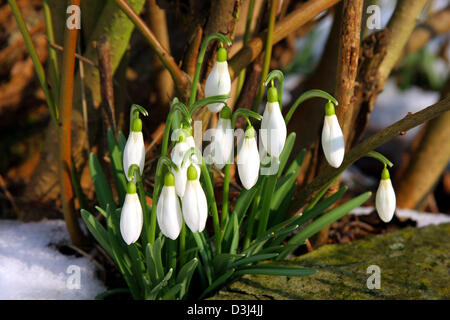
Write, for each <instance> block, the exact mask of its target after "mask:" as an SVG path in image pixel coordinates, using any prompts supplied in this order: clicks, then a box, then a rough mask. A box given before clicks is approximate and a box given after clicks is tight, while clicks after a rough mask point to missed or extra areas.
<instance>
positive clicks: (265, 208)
mask: <svg viewBox="0 0 450 320" xmlns="http://www.w3.org/2000/svg"><path fill="white" fill-rule="evenodd" d="M276 185H277V174H274V175H271V176H266V183H265V188H264V189H263V190H264V194H263V203H262V206H261V213H260V218H259V223H258V231H257V233H256V236H257V237H261V236H262V235H263V234H264V232H266V229H267V223H268V222H269V215H270V202H271V200H272V195H273V194H274V191H275V187H276Z"/></svg>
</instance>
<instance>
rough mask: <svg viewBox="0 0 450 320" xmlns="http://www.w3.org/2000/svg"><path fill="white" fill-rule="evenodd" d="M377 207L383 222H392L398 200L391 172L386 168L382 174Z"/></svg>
mask: <svg viewBox="0 0 450 320" xmlns="http://www.w3.org/2000/svg"><path fill="white" fill-rule="evenodd" d="M375 207H376V209H377V212H378V216H379V217H380V219H381V220H383V221H384V222H386V223H387V222H389V221H391V219H392V217H393V216H394V212H395V208H396V198H395V192H394V188H393V187H392V182H391V178H390V175H389V170H388V169H387V168H386V166H385V167H384V169H383V171H382V172H381V180H380V184H379V186H378V190H377V194H376V197H375Z"/></svg>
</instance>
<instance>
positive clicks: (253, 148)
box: [237, 126, 260, 190]
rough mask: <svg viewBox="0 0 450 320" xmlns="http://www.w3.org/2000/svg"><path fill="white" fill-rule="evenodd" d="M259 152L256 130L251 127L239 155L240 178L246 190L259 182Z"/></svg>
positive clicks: (247, 131) (246, 133)
mask: <svg viewBox="0 0 450 320" xmlns="http://www.w3.org/2000/svg"><path fill="white" fill-rule="evenodd" d="M259 165H260V159H259V152H258V146H257V144H256V138H255V129H253V127H251V126H249V127H248V128H247V130H246V131H245V137H244V139H243V141H242V143H241V147H240V149H239V151H238V155H237V167H238V173H239V178H240V179H241V182H242V185H243V186H244V188H245V189H247V190H248V189H251V188H252V187H253V186H254V185H255V184H256V182H257V181H258V175H259Z"/></svg>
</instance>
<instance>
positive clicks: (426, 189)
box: [394, 82, 450, 209]
mask: <svg viewBox="0 0 450 320" xmlns="http://www.w3.org/2000/svg"><path fill="white" fill-rule="evenodd" d="M449 84H450V82H448V83H447V88H446V90H444V93H443V96H444V97H445V96H447V97H448V96H449V95H450V85H449ZM448 137H450V112H446V113H444V114H443V115H441V116H440V117H438V118H435V119H433V120H431V121H430V122H428V123H427V125H426V126H425V127H424V128H423V130H422V133H421V134H419V135H418V139H417V142H418V143H415V144H416V147H415V148H414V149H413V150H412V152H411V154H410V155H409V161H408V164H407V166H406V168H404V169H403V170H401V171H400V172H399V174H398V175H396V177H395V178H396V179H395V180H394V185H395V191H396V196H397V206H398V207H399V208H408V209H419V208H421V207H422V205H423V204H424V203H425V201H426V199H427V197H428V196H429V195H430V194H431V193H432V192H433V189H434V187H435V186H436V184H437V181H438V180H439V177H440V176H441V175H442V172H443V171H444V170H445V168H446V166H447V164H448V162H449V160H450V139H449V138H448Z"/></svg>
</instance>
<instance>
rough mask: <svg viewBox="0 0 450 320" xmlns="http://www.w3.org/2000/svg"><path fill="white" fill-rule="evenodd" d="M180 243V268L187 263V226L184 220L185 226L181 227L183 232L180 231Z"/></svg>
mask: <svg viewBox="0 0 450 320" xmlns="http://www.w3.org/2000/svg"><path fill="white" fill-rule="evenodd" d="M179 239H180V240H179V242H178V250H179V252H180V266H184V264H185V263H186V254H185V251H186V224H185V223H184V220H183V224H182V226H181V231H180V238H179Z"/></svg>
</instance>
